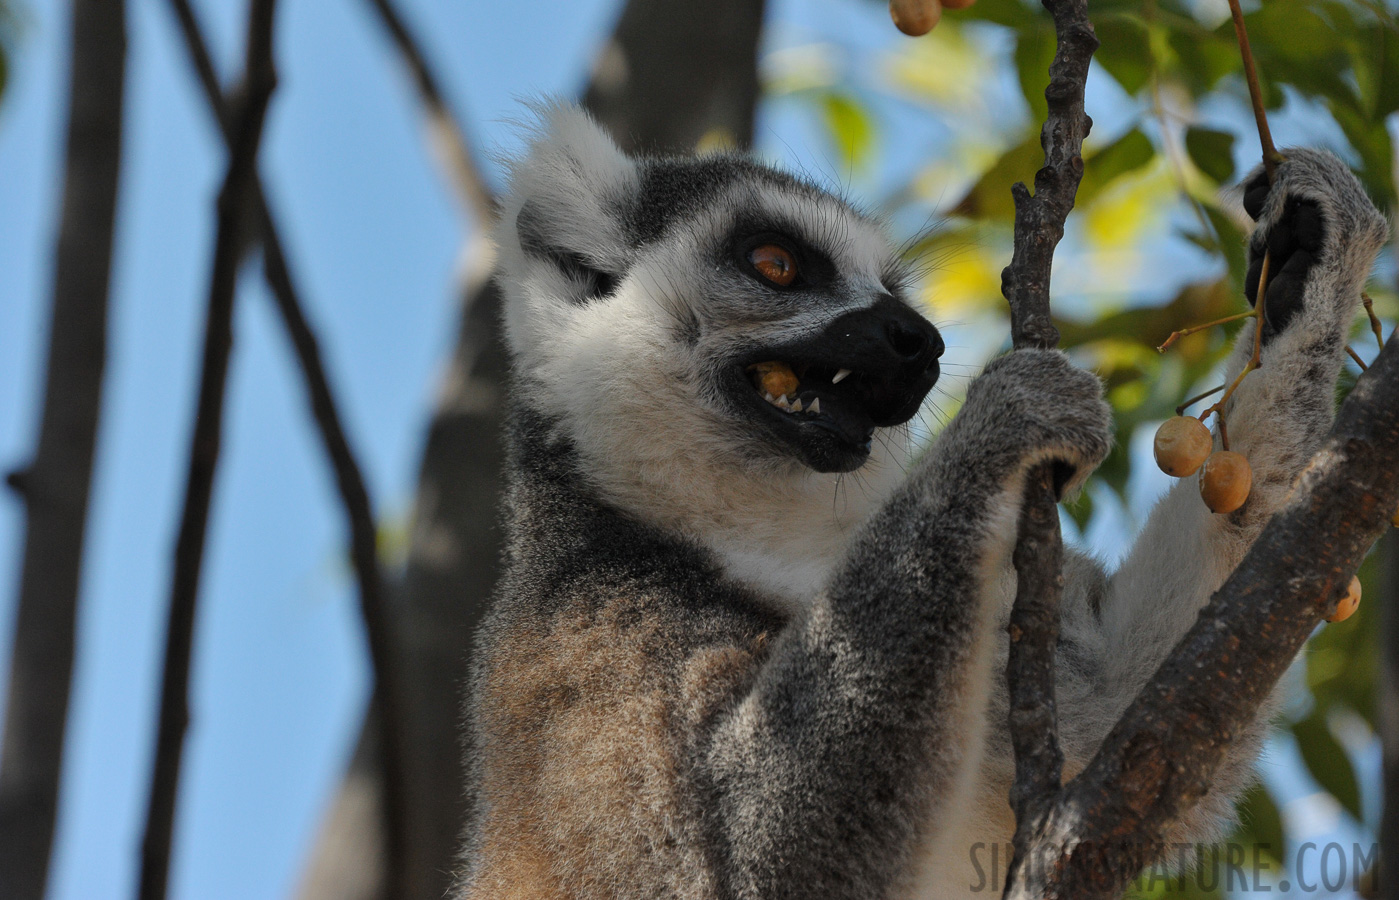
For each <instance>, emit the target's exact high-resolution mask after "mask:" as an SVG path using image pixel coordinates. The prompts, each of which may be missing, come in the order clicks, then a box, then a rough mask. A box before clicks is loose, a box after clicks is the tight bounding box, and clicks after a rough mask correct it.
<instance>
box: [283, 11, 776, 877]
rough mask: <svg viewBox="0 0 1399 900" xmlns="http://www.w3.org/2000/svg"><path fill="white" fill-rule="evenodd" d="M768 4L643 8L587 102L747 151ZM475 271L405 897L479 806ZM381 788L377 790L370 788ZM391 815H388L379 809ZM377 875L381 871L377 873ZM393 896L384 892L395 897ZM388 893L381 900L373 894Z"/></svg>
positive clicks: (417, 566) (495, 442)
mask: <svg viewBox="0 0 1399 900" xmlns="http://www.w3.org/2000/svg"><path fill="white" fill-rule="evenodd" d="M762 12H763V2H762V0H722V2H717V3H713V4H707V5H696V4H692V3H688V2H684V0H632V2H630V3H628V5H627V7H626V9H625V11H624V12H623V14H622V17H621V19H620V21H619V23H618V25H617V29H616V31H615V33H614V35H613V37H612V39H611V41H610V42H609V44H608V45H607V48H606V49H605V50H604V52H603V54H602V55H601V57H600V59H599V61H598V64H597V66H596V67H595V70H594V74H593V78H592V81H591V84H590V87H589V88H588V90H587V92H586V94H585V100H584V103H585V105H586V106H588V108H589V109H590V110H591V111H592V112H593V114H594V115H595V116H596V117H597V118H598V120H599V121H600V122H601V123H602V124H603V125H604V126H606V127H607V128H608V129H609V130H610V131H612V133H613V134H614V136H616V138H617V140H618V143H619V144H620V145H621V146H622V147H623V149H626V150H629V151H639V150H645V151H665V150H670V151H684V150H688V149H691V148H693V147H694V146H695V144H696V143H697V142H698V141H699V140H700V138H702V137H704V136H706V135H708V134H711V133H713V132H715V131H721V132H723V133H724V134H726V135H727V136H728V137H729V138H730V139H731V140H733V141H734V142H735V143H736V144H737V145H738V146H747V144H748V143H749V142H751V140H752V135H753V113H754V109H755V107H756V103H757V98H758V78H757V46H758V37H759V32H760V26H761V22H762ZM482 260H483V261H482V262H481V263H480V264H478V265H477V266H475V267H474V268H473V273H472V276H471V280H470V281H469V282H468V284H467V285H466V286H465V289H464V290H463V292H462V293H463V315H462V320H461V327H460V329H459V332H458V336H457V344H456V349H455V351H454V353H453V358H452V362H451V366H450V368H449V369H448V372H447V376H446V379H445V382H444V384H443V386H442V390H441V393H440V395H439V396H440V400H439V403H438V407H437V410H436V411H435V413H434V415H433V419H432V422H431V424H430V426H429V428H428V436H427V444H426V447H425V449H424V453H423V462H422V468H421V471H420V474H419V485H418V493H417V498H416V504H415V518H414V525H413V536H412V543H411V549H410V552H409V562H408V570H407V572H406V574H405V577H404V581H403V584H402V587H401V590H399V591H397V592H396V596H395V602H394V604H393V618H394V631H395V634H396V635H397V636H398V639H399V640H401V642H402V643H401V645H400V646H401V656H400V658H401V659H402V660H404V666H403V669H402V679H403V680H402V691H403V693H402V695H401V701H400V702H401V705H402V709H403V715H404V717H405V732H404V734H405V741H404V742H405V752H406V754H407V760H408V762H407V781H406V784H405V789H406V792H407V798H408V800H407V809H408V830H407V835H408V840H407V843H408V848H409V854H410V857H409V860H408V871H407V881H406V884H405V885H404V886H403V888H402V889H395V890H394V891H393V896H396V897H403V898H409V900H420V898H421V900H439V898H440V897H441V896H442V895H443V893H444V892H445V891H446V889H447V887H448V885H449V883H450V875H451V872H452V870H453V867H454V865H455V854H456V850H457V840H458V835H459V834H460V832H461V828H462V824H463V822H462V816H463V810H464V808H465V804H464V800H463V792H464V789H463V783H462V777H463V770H462V761H461V755H460V754H461V751H460V745H459V742H458V741H459V735H458V727H459V722H460V716H461V702H462V692H461V691H462V685H463V683H464V681H465V678H466V674H467V672H468V670H469V668H470V649H471V644H472V640H473V635H474V633H475V629H476V626H477V624H478V623H479V621H480V617H481V614H482V612H483V611H484V608H485V603H486V601H487V599H488V598H489V596H490V594H491V592H492V590H493V589H494V587H495V581H496V574H497V566H498V563H499V556H500V546H501V535H500V532H499V530H498V528H497V510H496V507H497V503H498V499H499V490H500V478H501V467H502V464H503V462H504V456H503V448H502V446H501V443H500V433H501V405H500V404H501V399H502V390H503V387H504V380H505V375H506V368H507V360H506V356H505V352H504V347H503V345H502V343H501V333H500V325H499V315H500V297H499V293H498V292H497V291H496V289H495V287H494V285H493V284H491V283H490V282H489V280H488V275H489V266H490V263H489V259H488V258H487V257H486V256H485V255H484V254H483V256H482ZM375 769H376V764H375V762H374V760H373V759H372V757H371V756H370V755H369V754H367V753H358V752H357V753H356V754H355V758H354V760H353V762H352V765H351V769H350V772H349V774H348V776H347V780H346V782H345V785H344V787H342V789H341V798H340V799H337V800H336V801H335V806H334V809H335V810H337V811H343V812H345V813H346V814H356V815H365V814H367V810H368V807H367V806H366V805H365V804H353V803H350V802H348V799H347V798H345V796H344V792H345V791H347V790H353V791H356V792H361V791H367V790H368V789H367V787H366V786H367V785H369V784H372V783H373V782H374V780H375V779H376V778H377V777H378V776H377V772H376V771H375ZM369 793H372V791H369ZM375 815H377V814H375ZM373 833H374V829H373V827H370V826H369V825H368V824H367V823H362V825H361V826H356V827H350V826H348V825H347V824H346V823H344V822H333V823H331V824H330V825H329V826H328V827H327V831H326V832H325V833H324V834H323V835H322V837H321V839H320V840H319V842H318V845H317V849H316V850H315V851H314V854H313V857H312V861H311V873H312V874H310V875H309V876H308V877H307V878H306V879H305V881H304V882H303V886H302V893H301V895H300V896H301V897H303V898H310V897H313V896H325V894H324V893H323V889H322V888H321V887H320V885H322V884H324V881H323V880H322V878H320V877H318V876H316V875H315V874H314V873H316V872H321V873H327V874H329V873H331V872H333V871H335V866H334V864H333V863H332V860H334V859H337V858H339V859H345V858H352V859H365V860H367V859H368V858H369V856H367V854H368V855H372V854H373V853H375V852H376V848H373V847H367V846H361V847H359V848H357V849H356V850H353V851H350V852H347V851H346V849H345V848H344V847H343V846H340V845H335V844H333V843H332V842H331V840H330V839H331V837H332V835H340V836H346V835H350V836H354V835H359V836H364V835H372V834H373ZM373 868H374V867H373V866H372V865H369V866H366V871H365V875H366V877H372V871H371V870H372V869H373ZM383 889H384V888H383V887H381V888H380V890H381V891H382V890H383ZM370 895H371V896H372V895H376V894H373V893H371V894H370Z"/></svg>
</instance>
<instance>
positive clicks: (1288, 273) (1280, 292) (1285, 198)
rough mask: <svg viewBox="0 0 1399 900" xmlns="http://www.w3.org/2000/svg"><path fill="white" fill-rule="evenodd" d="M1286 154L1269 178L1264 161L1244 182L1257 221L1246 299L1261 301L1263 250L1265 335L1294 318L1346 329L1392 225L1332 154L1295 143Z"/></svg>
mask: <svg viewBox="0 0 1399 900" xmlns="http://www.w3.org/2000/svg"><path fill="white" fill-rule="evenodd" d="M1283 155H1284V156H1285V157H1286V159H1285V160H1284V161H1283V162H1282V163H1280V164H1279V165H1278V167H1277V171H1276V175H1275V179H1274V182H1273V184H1272V185H1271V186H1270V185H1269V183H1268V178H1267V176H1266V174H1265V173H1264V171H1263V169H1262V167H1261V166H1260V167H1259V168H1258V169H1255V170H1254V172H1253V173H1252V174H1250V175H1249V177H1248V178H1247V179H1246V180H1245V182H1244V198H1243V199H1244V209H1245V210H1246V211H1247V212H1248V214H1249V215H1250V216H1252V217H1253V218H1254V219H1255V220H1257V221H1258V228H1257V230H1256V231H1254V233H1253V238H1252V239H1251V240H1250V241H1249V248H1248V250H1249V266H1248V277H1247V279H1246V281H1245V286H1244V293H1245V294H1247V295H1248V300H1249V303H1256V301H1257V296H1258V281H1259V274H1260V272H1261V270H1262V267H1263V256H1264V251H1265V250H1266V251H1267V253H1268V256H1269V262H1268V286H1267V298H1266V304H1267V305H1266V306H1265V307H1264V319H1265V322H1264V328H1263V340H1264V342H1265V343H1267V341H1268V340H1269V339H1270V338H1272V337H1274V336H1276V335H1278V334H1281V333H1282V332H1283V331H1284V330H1285V329H1287V328H1288V326H1289V325H1292V324H1293V323H1294V322H1298V323H1300V324H1301V325H1302V327H1304V328H1305V329H1306V331H1307V332H1308V333H1314V332H1321V333H1327V332H1331V331H1333V330H1334V329H1335V328H1336V327H1337V326H1340V327H1341V328H1342V329H1343V330H1348V328H1349V325H1350V321H1351V319H1352V317H1354V315H1355V312H1356V307H1357V306H1358V304H1359V302H1360V291H1361V289H1362V288H1363V287H1364V284H1365V278H1366V276H1367V275H1368V274H1369V271H1370V267H1371V265H1373V264H1374V258H1375V254H1376V253H1378V252H1379V249H1380V247H1381V246H1383V244H1384V241H1385V239H1386V237H1387V235H1388V230H1389V229H1388V225H1387V223H1386V221H1385V218H1384V216H1382V215H1380V213H1379V211H1378V210H1376V209H1375V205H1374V204H1373V203H1372V202H1371V201H1370V198H1369V197H1368V196H1367V195H1366V194H1365V191H1364V189H1363V188H1362V187H1361V186H1360V182H1359V181H1357V180H1356V178H1355V176H1354V175H1353V174H1351V171H1350V169H1348V168H1347V167H1346V165H1345V163H1343V162H1341V160H1340V159H1338V158H1337V157H1336V156H1335V155H1334V154H1332V153H1330V152H1328V151H1325V150H1306V149H1290V150H1285V151H1283ZM1299 314H1300V315H1299Z"/></svg>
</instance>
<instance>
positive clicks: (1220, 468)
mask: <svg viewBox="0 0 1399 900" xmlns="http://www.w3.org/2000/svg"><path fill="white" fill-rule="evenodd" d="M1252 487H1253V470H1252V469H1251V468H1249V465H1248V460H1247V459H1245V458H1244V456H1243V454H1242V453H1235V452H1234V451H1232V450H1217V451H1215V452H1214V453H1211V454H1210V455H1209V458H1208V459H1206V460H1205V464H1204V465H1203V466H1201V467H1200V496H1201V497H1203V498H1204V501H1205V505H1206V506H1208V507H1209V508H1210V510H1211V511H1212V512H1217V513H1230V512H1233V511H1234V510H1236V509H1238V508H1239V507H1240V506H1243V505H1244V501H1245V500H1247V499H1248V492H1249V489H1250V488H1252Z"/></svg>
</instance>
